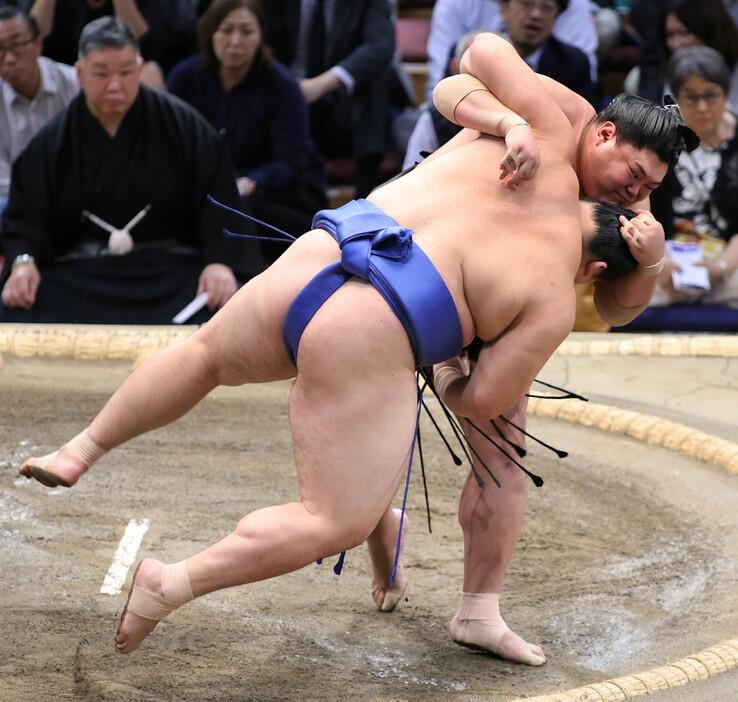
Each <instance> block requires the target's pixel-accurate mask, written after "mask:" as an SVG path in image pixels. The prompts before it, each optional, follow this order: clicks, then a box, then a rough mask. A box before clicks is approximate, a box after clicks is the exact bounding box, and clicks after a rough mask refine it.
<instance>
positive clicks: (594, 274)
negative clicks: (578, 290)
mask: <svg viewBox="0 0 738 702" xmlns="http://www.w3.org/2000/svg"><path fill="white" fill-rule="evenodd" d="M605 268H607V264H606V263H605V262H604V261H590V262H589V263H588V264H587V265H586V266H585V267H584V273H585V275H586V276H587V277H588V278H589V279H590V280H597V278H598V277H599V276H600V274H601V273H602V272H603V271H604V270H605Z"/></svg>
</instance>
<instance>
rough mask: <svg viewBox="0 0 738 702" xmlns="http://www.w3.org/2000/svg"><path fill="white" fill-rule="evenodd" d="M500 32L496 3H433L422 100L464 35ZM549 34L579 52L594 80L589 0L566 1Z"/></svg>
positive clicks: (594, 36)
mask: <svg viewBox="0 0 738 702" xmlns="http://www.w3.org/2000/svg"><path fill="white" fill-rule="evenodd" d="M475 29H487V30H490V31H494V32H498V33H501V32H502V31H503V29H504V24H503V20H502V15H501V14H500V3H499V2H498V0H436V3H435V5H434V6H433V15H432V21H431V31H430V36H429V37H428V82H427V83H426V87H425V95H426V99H427V100H428V101H429V102H432V101H433V98H432V93H433V88H434V87H435V85H436V83H438V81H439V80H441V78H443V77H444V74H445V71H446V65H447V62H448V57H449V56H450V54H451V52H452V51H453V47H454V46H455V45H456V42H457V41H458V40H459V39H461V37H463V36H464V34H466V33H467V32H471V31H473V30H475ZM553 35H554V36H555V37H556V38H557V39H559V40H560V41H563V42H566V43H568V44H572V45H573V46H576V47H577V48H578V49H581V50H582V51H583V52H584V53H585V54H586V56H587V58H588V59H589V62H590V77H591V78H592V80H595V79H596V77H597V59H596V56H595V52H596V50H597V32H596V30H595V26H594V22H593V21H592V14H591V9H590V4H589V0H570V2H569V7H568V8H567V9H566V10H565V11H564V12H562V13H561V14H560V15H559V16H558V17H557V19H556V23H555V25H554V30H553Z"/></svg>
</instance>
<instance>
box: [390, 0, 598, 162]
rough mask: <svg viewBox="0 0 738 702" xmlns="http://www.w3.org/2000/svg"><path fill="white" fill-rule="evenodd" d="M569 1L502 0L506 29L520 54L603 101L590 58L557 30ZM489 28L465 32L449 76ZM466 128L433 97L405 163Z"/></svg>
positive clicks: (541, 70) (534, 66)
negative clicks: (446, 114)
mask: <svg viewBox="0 0 738 702" xmlns="http://www.w3.org/2000/svg"><path fill="white" fill-rule="evenodd" d="M568 3H569V0H500V3H499V6H500V16H501V18H502V20H503V22H504V31H503V32H501V34H502V36H505V37H506V38H507V39H508V40H509V41H510V43H511V44H512V45H513V46H514V47H515V50H516V51H517V52H518V54H519V55H520V57H521V58H522V59H523V60H524V61H525V62H526V63H527V64H528V65H529V66H530V67H531V68H532V69H533V70H534V71H536V72H537V73H541V74H543V75H545V76H549V77H551V78H553V79H554V80H556V81H558V82H559V83H563V84H564V85H565V86H566V87H567V88H569V89H570V90H573V91H574V92H576V93H578V94H579V95H581V96H582V97H584V98H585V99H586V100H588V101H589V102H590V103H591V104H592V105H593V106H594V107H596V108H597V107H599V106H600V103H601V102H602V98H601V95H600V91H599V88H598V86H595V85H594V84H593V83H592V81H591V79H590V71H589V61H588V60H587V57H586V56H585V55H584V54H583V53H582V52H581V51H580V50H579V49H577V48H576V47H574V46H571V45H569V44H565V43H564V42H562V41H559V40H558V39H556V38H555V37H554V36H553V35H552V30H553V26H554V22H555V21H556V17H557V16H558V15H559V14H560V13H561V12H564V11H565V10H566V8H567V5H568ZM481 31H483V30H475V31H472V32H468V33H467V34H465V35H464V36H463V37H462V38H461V39H460V40H459V41H458V42H457V44H456V50H455V54H454V56H452V57H451V59H450V61H449V64H448V71H447V74H446V75H455V74H456V73H458V65H459V61H460V60H461V56H462V55H463V53H464V51H465V50H466V49H467V48H468V47H469V44H471V41H472V40H473V38H474V37H475V36H476V35H477V34H479V33H480V32H481ZM460 129H461V127H459V126H458V125H455V124H452V123H451V122H449V121H448V120H446V119H445V118H444V117H443V116H442V115H441V114H440V113H439V112H438V110H437V109H436V107H435V106H434V105H433V103H432V102H431V103H430V104H428V105H427V106H426V107H425V108H424V109H423V110H422V111H421V114H420V116H419V117H418V121H417V123H416V125H415V129H414V130H413V133H412V134H411V136H410V139H409V140H408V148H407V152H406V154H405V160H404V163H403V168H409V167H410V166H412V165H413V164H415V163H417V162H418V161H420V160H421V158H422V156H423V154H424V153H429V152H432V151H435V150H436V149H437V148H438V147H439V146H441V145H442V144H445V143H446V141H448V140H449V139H450V138H451V137H452V136H454V135H455V134H457V133H458V132H459V131H460Z"/></svg>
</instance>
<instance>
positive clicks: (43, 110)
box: [0, 56, 79, 197]
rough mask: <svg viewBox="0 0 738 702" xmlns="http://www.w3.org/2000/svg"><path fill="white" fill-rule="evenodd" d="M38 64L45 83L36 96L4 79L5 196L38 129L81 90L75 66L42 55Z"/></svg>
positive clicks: (0, 131)
mask: <svg viewBox="0 0 738 702" xmlns="http://www.w3.org/2000/svg"><path fill="white" fill-rule="evenodd" d="M38 67H39V71H40V73H41V83H40V85H39V89H38V93H36V96H35V97H34V98H33V99H32V100H29V99H28V98H27V97H24V96H23V95H21V94H20V93H17V92H16V91H15V89H14V88H13V86H11V85H10V83H7V82H6V81H4V80H0V196H3V197H7V195H8V191H9V190H10V169H11V166H12V165H13V161H15V159H16V158H18V156H19V154H20V153H21V151H23V149H25V148H26V146H27V145H28V142H29V141H30V140H31V138H32V137H33V136H34V135H35V134H36V132H38V130H39V129H41V127H43V126H44V125H45V124H46V123H47V122H48V121H49V120H50V119H51V118H52V117H53V116H54V115H55V114H56V113H57V112H60V111H61V110H62V109H64V108H65V107H66V106H67V105H68V104H69V103H70V102H71V101H72V100H73V99H74V97H75V96H76V95H77V93H79V83H78V82H77V71H76V70H75V69H74V67H73V66H67V65H66V64H64V63H58V62H57V61H52V60H51V59H48V58H46V57H45V56H39V58H38Z"/></svg>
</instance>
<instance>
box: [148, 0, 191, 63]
mask: <svg viewBox="0 0 738 702" xmlns="http://www.w3.org/2000/svg"><path fill="white" fill-rule="evenodd" d="M138 6H139V7H140V8H141V14H142V15H143V17H144V19H145V20H146V24H148V26H149V31H148V32H146V34H143V35H142V36H141V37H140V38H139V42H140V44H141V55H142V56H143V58H144V60H145V61H146V62H150V63H154V64H156V65H157V66H158V67H159V68H161V71H162V73H163V74H164V76H168V75H169V72H170V71H171V70H172V68H174V66H175V65H176V64H177V63H179V62H180V61H183V60H184V59H186V58H188V57H190V56H192V55H193V54H195V53H197V38H196V33H195V28H196V26H197V18H198V16H199V14H198V2H197V0H138Z"/></svg>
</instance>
